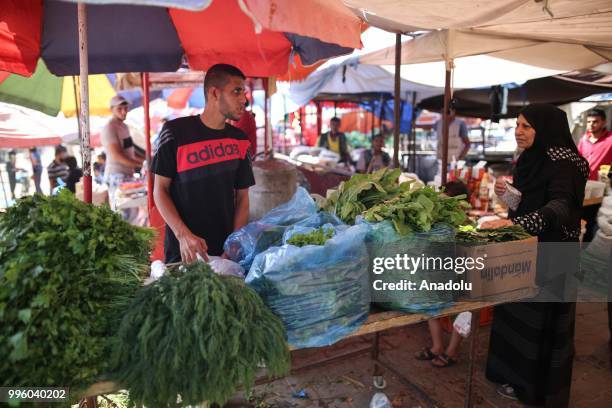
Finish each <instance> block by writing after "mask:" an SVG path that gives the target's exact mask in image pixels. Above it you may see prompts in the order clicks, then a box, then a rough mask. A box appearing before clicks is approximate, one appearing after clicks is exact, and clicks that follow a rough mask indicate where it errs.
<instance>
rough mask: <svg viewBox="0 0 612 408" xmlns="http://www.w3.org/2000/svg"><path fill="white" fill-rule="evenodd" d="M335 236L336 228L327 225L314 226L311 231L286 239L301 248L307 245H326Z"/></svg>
mask: <svg viewBox="0 0 612 408" xmlns="http://www.w3.org/2000/svg"><path fill="white" fill-rule="evenodd" d="M333 236H334V229H333V228H330V227H329V226H327V225H326V226H323V227H320V228H314V229H312V231H310V232H304V233H296V234H293V235H291V237H289V238H288V239H287V240H286V243H287V244H289V245H295V246H296V247H300V248H301V247H303V246H306V245H325V243H326V242H327V241H329V240H330V239H331V237H333Z"/></svg>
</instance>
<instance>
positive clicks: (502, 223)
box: [480, 220, 514, 229]
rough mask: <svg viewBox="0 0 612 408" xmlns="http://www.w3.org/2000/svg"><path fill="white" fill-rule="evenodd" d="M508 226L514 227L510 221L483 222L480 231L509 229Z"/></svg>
mask: <svg viewBox="0 0 612 408" xmlns="http://www.w3.org/2000/svg"><path fill="white" fill-rule="evenodd" d="M510 225H514V223H513V222H512V221H510V220H493V221H485V222H483V223H482V225H480V228H481V229H496V228H503V227H509V226H510Z"/></svg>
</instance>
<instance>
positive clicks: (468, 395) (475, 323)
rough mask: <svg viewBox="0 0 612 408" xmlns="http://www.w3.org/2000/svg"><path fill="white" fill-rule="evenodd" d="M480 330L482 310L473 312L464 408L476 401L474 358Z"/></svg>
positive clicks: (471, 405)
mask: <svg viewBox="0 0 612 408" xmlns="http://www.w3.org/2000/svg"><path fill="white" fill-rule="evenodd" d="M479 329H480V310H474V311H472V334H471V336H470V351H469V354H468V375H467V382H466V384H465V399H464V405H463V406H464V407H465V408H468V407H473V406H474V401H473V398H472V388H473V387H472V382H473V379H474V358H475V354H476V347H477V345H478V331H479Z"/></svg>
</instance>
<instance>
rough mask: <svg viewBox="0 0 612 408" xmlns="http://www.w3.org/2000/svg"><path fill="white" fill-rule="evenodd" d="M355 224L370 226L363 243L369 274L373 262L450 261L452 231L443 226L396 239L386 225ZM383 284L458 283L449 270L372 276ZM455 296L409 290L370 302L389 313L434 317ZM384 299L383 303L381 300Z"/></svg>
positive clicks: (377, 296) (376, 294) (379, 295)
mask: <svg viewBox="0 0 612 408" xmlns="http://www.w3.org/2000/svg"><path fill="white" fill-rule="evenodd" d="M357 223H358V224H359V225H361V224H367V225H370V227H371V229H370V233H369V234H368V236H367V238H366V241H367V247H368V252H369V256H370V265H371V266H370V270H373V268H372V265H373V261H374V259H375V258H393V259H395V258H396V256H397V255H400V256H402V257H403V256H404V254H406V255H407V256H409V257H411V258H419V257H433V258H442V259H444V258H446V257H454V254H455V243H454V238H455V230H454V229H453V228H451V227H449V226H447V225H444V224H436V225H434V226H433V227H432V229H431V230H430V231H428V232H420V233H410V234H407V235H400V234H399V233H398V232H397V231H396V230H395V228H394V227H393V224H392V223H391V222H390V221H383V222H378V223H368V222H367V221H364V220H363V219H358V220H357ZM375 279H380V280H382V281H383V282H386V283H396V282H401V281H412V282H415V284H416V285H417V287H419V285H420V283H421V281H422V280H426V281H428V282H430V283H446V282H448V281H449V280H452V281H455V280H458V279H459V278H458V276H457V274H456V273H455V272H454V271H453V270H444V269H429V270H426V271H424V270H420V271H417V272H416V273H414V274H412V275H411V274H410V273H407V272H406V271H405V270H401V269H400V270H398V269H390V270H386V271H385V272H383V273H381V274H380V275H376V278H375ZM455 295H456V294H455V293H453V292H452V291H445V290H410V291H385V292H374V294H373V299H372V301H373V302H375V303H377V304H378V305H380V306H381V307H383V308H385V309H389V310H401V311H403V312H410V313H436V312H438V311H439V310H441V309H443V308H445V307H449V306H451V305H452V302H453V300H454V297H455ZM383 298H384V301H382V300H381V299H383Z"/></svg>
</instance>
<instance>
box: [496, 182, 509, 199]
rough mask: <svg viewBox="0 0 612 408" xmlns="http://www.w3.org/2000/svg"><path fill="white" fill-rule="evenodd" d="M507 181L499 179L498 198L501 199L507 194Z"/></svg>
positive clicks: (497, 184) (497, 183) (497, 186)
mask: <svg viewBox="0 0 612 408" xmlns="http://www.w3.org/2000/svg"><path fill="white" fill-rule="evenodd" d="M506 188H507V187H506V180H504V179H503V178H501V177H498V178H497V180H496V181H495V194H497V196H498V197H501V196H502V195H503V194H504V193H505V192H506Z"/></svg>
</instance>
